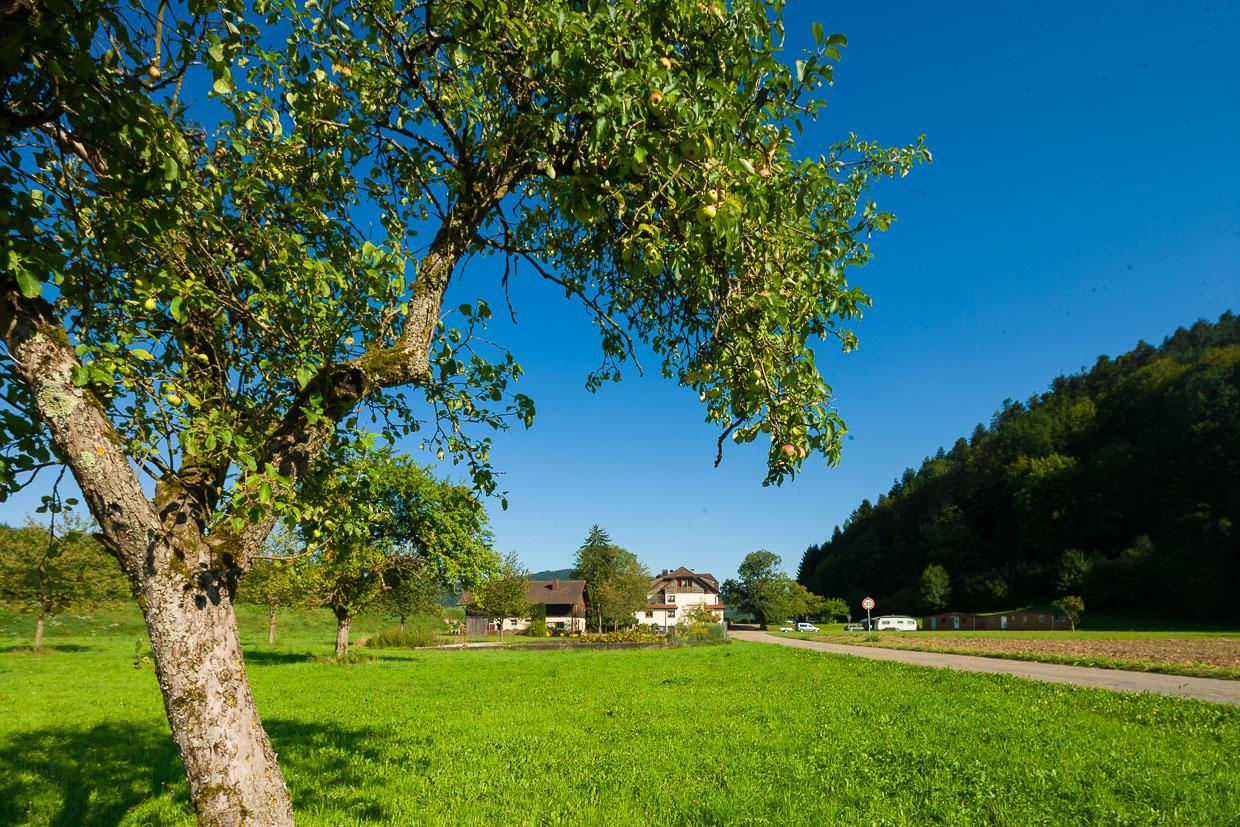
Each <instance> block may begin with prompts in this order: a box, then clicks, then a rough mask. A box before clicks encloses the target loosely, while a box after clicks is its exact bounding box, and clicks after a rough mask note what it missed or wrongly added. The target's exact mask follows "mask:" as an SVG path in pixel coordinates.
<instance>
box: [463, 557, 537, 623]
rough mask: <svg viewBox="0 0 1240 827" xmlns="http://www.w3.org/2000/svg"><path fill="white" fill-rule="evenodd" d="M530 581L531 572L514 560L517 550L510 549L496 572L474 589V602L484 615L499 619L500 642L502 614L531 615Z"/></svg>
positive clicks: (503, 617) (516, 617) (514, 615)
mask: <svg viewBox="0 0 1240 827" xmlns="http://www.w3.org/2000/svg"><path fill="white" fill-rule="evenodd" d="M529 584H530V573H529V572H528V571H526V569H525V567H524V566H522V565H521V563H520V561H519V560H517V555H516V554H513V553H509V554H507V555H506V556H505V557H504V559H503V562H501V563H500V565H499V568H498V569H497V570H496V571H495V573H494V574H492V575H490V576H489V577H487V578H485V579H484V580H483V581H482V582H481V583H479V584H478V586H477V588H475V589H474V605H475V606H477V608H478V611H480V612H481V613H482V614H483V616H484V617H488V618H491V619H492V620H495V621H498V623H499V639H500V642H501V643H502V642H503V640H504V619H505V618H513V619H515V620H525V619H526V618H528V617H529V616H530V611H531V606H530V601H529V598H528V594H529Z"/></svg>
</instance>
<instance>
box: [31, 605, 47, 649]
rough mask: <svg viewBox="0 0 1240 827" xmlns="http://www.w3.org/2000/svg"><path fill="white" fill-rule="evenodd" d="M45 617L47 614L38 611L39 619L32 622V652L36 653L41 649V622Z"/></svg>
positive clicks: (41, 610)
mask: <svg viewBox="0 0 1240 827" xmlns="http://www.w3.org/2000/svg"><path fill="white" fill-rule="evenodd" d="M46 617H47V612H45V611H44V610H43V609H39V617H38V619H37V620H35V622H34V650H35V651H36V652H37V651H39V650H40V649H42V648H43V620H44V618H46Z"/></svg>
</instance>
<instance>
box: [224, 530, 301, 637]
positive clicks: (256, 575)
mask: <svg viewBox="0 0 1240 827" xmlns="http://www.w3.org/2000/svg"><path fill="white" fill-rule="evenodd" d="M268 550H269V551H270V553H271V555H272V557H273V558H275V559H266V558H264V559H260V560H258V561H256V562H255V563H254V568H253V569H251V570H250V573H249V575H247V576H246V578H245V582H244V584H243V585H242V587H241V589H240V591H239V592H238V594H237V600H238V601H239V602H242V601H244V602H247V603H253V604H255V605H258V606H263V607H265V608H266V609H267V645H268V646H273V645H275V642H276V614H277V612H278V611H279V610H280V609H285V608H292V607H294V606H307V605H317V601H316V595H317V594H318V592H319V586H318V584H317V582H316V578H317V577H318V575H319V571H318V569H317V567H316V566H315V565H314V563H313V562H312V561H309V560H306V559H296V554H297V552H296V537H295V536H294V535H293V533H292V532H289V531H282V532H273V534H272V539H271V542H270V543H269V544H268ZM280 558H286V559H280ZM288 558H292V559H288Z"/></svg>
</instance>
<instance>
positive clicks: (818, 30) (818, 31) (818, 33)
mask: <svg viewBox="0 0 1240 827" xmlns="http://www.w3.org/2000/svg"><path fill="white" fill-rule="evenodd" d="M813 28H814V42H815V43H817V44H818V45H819V46H821V45H822V24H821V23H814V26H813Z"/></svg>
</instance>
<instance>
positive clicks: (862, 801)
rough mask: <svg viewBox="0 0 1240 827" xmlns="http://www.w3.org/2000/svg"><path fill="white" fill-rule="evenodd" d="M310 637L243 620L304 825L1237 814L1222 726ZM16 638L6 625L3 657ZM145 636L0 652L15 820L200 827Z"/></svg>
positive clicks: (726, 654) (1009, 687)
mask: <svg viewBox="0 0 1240 827" xmlns="http://www.w3.org/2000/svg"><path fill="white" fill-rule="evenodd" d="M135 617H136V616H135ZM297 618H298V619H295V620H292V621H290V620H289V619H286V622H285V624H284V627H285V641H286V642H285V644H284V645H279V646H275V647H267V646H266V645H265V644H264V643H263V641H265V631H266V630H265V625H264V623H263V621H264V618H263V617H262V615H261V613H259V612H251V611H250V610H248V609H247V610H245V611H243V612H242V629H243V635H244V638H245V640H246V647H247V652H248V655H247V662H248V665H249V668H250V674H251V678H252V682H253V685H254V692H255V695H256V697H257V699H258V703H259V708H260V710H261V711H262V714H263V717H264V720H265V722H266V724H267V726H268V729H269V731H270V732H271V736H272V740H273V741H274V743H275V746H276V749H277V750H278V751H279V753H280V760H281V764H282V766H283V768H284V771H285V773H286V776H287V779H288V781H289V784H290V786H291V788H292V792H293V800H294V804H295V806H296V808H297V812H298V816H299V820H300V822H301V823H302V824H309V825H342V824H372V823H381V824H466V825H469V824H633V825H638V824H641V825H644V824H651V823H655V822H658V823H666V824H686V825H687V824H735V823H741V824H771V825H784V824H805V825H820V824H828V823H845V822H861V823H870V824H933V823H941V824H977V823H1000V824H1022V825H1023V824H1054V825H1062V824H1097V823H1143V824H1145V823H1163V824H1187V823H1197V824H1225V823H1235V820H1236V813H1238V812H1240V774H1237V773H1236V772H1235V764H1234V762H1235V757H1236V755H1237V754H1240V710H1237V709H1233V708H1230V707H1224V706H1216V705H1211V704H1206V703H1201V702H1194V701H1184V700H1175V699H1169V698H1163V697H1152V696H1151V697H1144V696H1133V695H1122V694H1111V693H1107V692H1103V691H1098V690H1087V689H1077V688H1071V687H1064V686H1054V685H1047V684H1035V683H1027V682H1023V681H1019V680H1016V679H1011V678H1005V677H1000V676H990V675H978V674H959V673H953V672H944V671H933V670H925V669H920V668H917V667H912V666H905V665H900V664H886V663H871V662H867V661H862V660H860V659H856V658H841V657H834V656H829V655H820V654H817V653H811V652H802V651H795V650H788V649H784V648H782V647H774V646H766V645H762V644H745V643H732V644H730V645H727V646H708V647H697V648H688V649H666V650H629V651H614V652H606V651H572V652H521V651H514V650H509V649H505V650H489V651H488V650H481V651H430V652H399V651H379V652H375V651H373V650H367V654H371V655H375V658H376V659H375V660H373V661H371V662H367V663H361V664H352V665H338V664H333V663H330V662H323V661H315V660H312V659H311V657H312V656H315V655H317V656H325V655H328V654H330V651H331V643H332V627H331V625H330V623H329V622H325V620H326V618H324V617H323V616H320V615H318V614H316V613H302V614H300V615H297ZM15 620H21V621H24V618H16V619H15V618H14V617H13V616H12V615H8V616H5V617H2V618H0V629H2V630H4V633H5V634H6V635H7V636H8V637H9V638H10V639H13V635H12V634H11V627H12V625H13V623H14V622H15ZM372 620H373V625H374V626H375V627H376V628H377V627H379V626H381V625H383V624H384V623H386V622H387V620H386V619H385V618H374V619H372ZM113 623H115V624H116V625H115V626H112V625H110V624H113ZM358 625H360V626H365V625H366V624H365V623H359V624H358ZM140 631H141V629H140V625H138V626H137V627H134V626H132V625H130V624H129V623H128V622H126V621H125V620H124V613H120V614H119V615H118V614H114V615H112V616H111V617H110V619H109V618H108V617H107V616H104V615H96V616H93V619H91V620H84V619H80V618H76V619H75V618H68V619H66V620H65V622H64V623H61V624H58V625H57V626H56V627H54V629H53V630H52V631H49V636H48V643H49V644H52V645H55V646H58V647H59V648H57V649H55V650H53V651H52V652H50V653H48V654H43V655H34V654H31V653H30V652H29V651H28V650H21V649H18V648H15V647H14V646H13V645H10V646H9V647H8V649H7V651H4V652H0V703H3V705H4V708H5V709H6V710H9V714H8V715H6V716H4V717H3V718H0V824H3V825H9V824H66V825H67V824H115V823H123V824H131V825H138V824H189V823H192V821H193V819H192V814H191V812H190V810H189V805H188V799H187V794H186V785H185V782H184V781H183V780H182V777H181V769H180V766H179V763H178V760H177V758H176V753H175V750H174V748H173V746H172V743H171V740H170V739H169V736H168V731H167V724H166V723H165V721H164V716H163V709H162V705H161V702H160V698H159V693H158V690H157V687H156V683H155V676H154V673H153V671H152V670H151V668H150V666H149V665H148V664H145V663H142V662H139V667H138V668H135V667H134V665H133V663H134V648H135V640H136V639H137V634H138V633H140ZM15 643H17V641H16V640H14V644H15Z"/></svg>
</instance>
